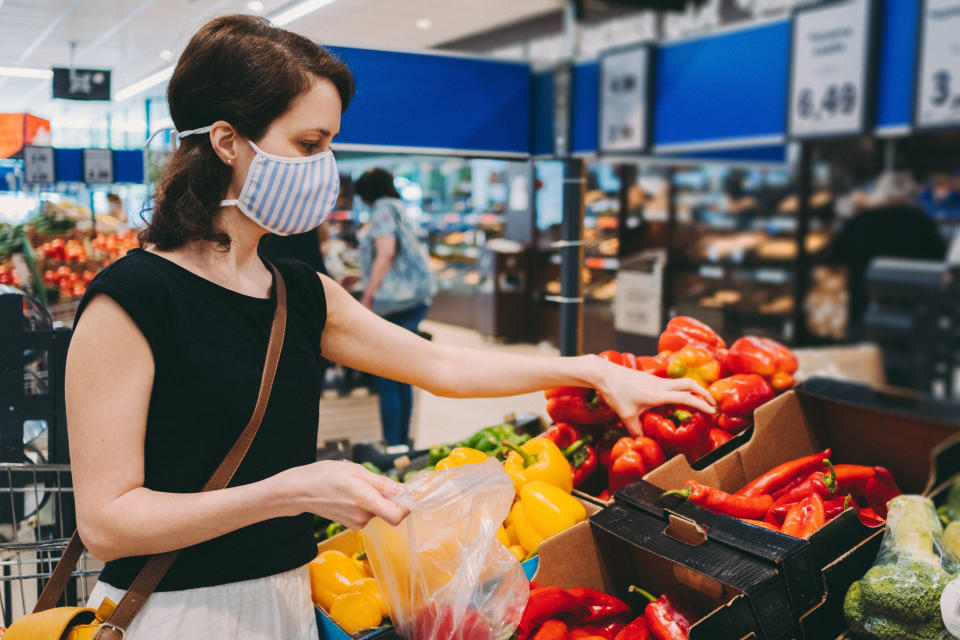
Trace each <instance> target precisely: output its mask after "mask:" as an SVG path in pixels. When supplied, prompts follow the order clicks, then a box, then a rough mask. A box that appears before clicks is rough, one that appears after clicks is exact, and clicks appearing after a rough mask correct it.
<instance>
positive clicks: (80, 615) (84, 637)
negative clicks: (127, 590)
mask: <svg viewBox="0 0 960 640" xmlns="http://www.w3.org/2000/svg"><path fill="white" fill-rule="evenodd" d="M116 606H117V605H115V604H114V603H113V602H112V601H111V600H110V598H104V599H103V602H102V603H101V604H100V608H99V609H97V610H96V611H94V610H93V609H87V608H85V607H55V608H53V609H47V610H46V611H41V612H39V613H31V614H30V615H27V616H23V617H22V618H19V619H18V620H16V621H15V622H14V623H13V625H12V626H11V627H10V628H9V629H7V630H6V632H5V633H4V634H3V640H93V637H94V636H95V635H96V634H97V631H98V630H99V629H100V625H101V624H103V621H104V620H106V619H107V618H109V617H110V614H111V613H113V610H114V609H115V608H116Z"/></svg>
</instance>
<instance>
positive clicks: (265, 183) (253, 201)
mask: <svg viewBox="0 0 960 640" xmlns="http://www.w3.org/2000/svg"><path fill="white" fill-rule="evenodd" d="M208 131H210V127H201V128H200V129H192V130H190V131H181V132H180V133H179V134H177V138H178V139H182V138H184V137H186V136H188V135H193V134H198V133H207V132H208ZM248 142H249V143H250V146H251V147H253V150H254V151H255V152H256V154H257V155H256V156H255V157H254V159H253V161H252V162H251V163H250V168H249V169H248V170H247V177H246V179H245V180H244V181H243V188H242V189H241V190H240V196H239V197H238V198H237V199H236V200H223V201H222V202H220V205H221V206H224V207H228V206H230V205H236V207H237V208H238V209H240V211H242V212H243V213H244V214H246V215H247V217H249V218H251V219H252V220H253V221H254V222H256V223H257V224H259V225H260V226H261V227H263V228H264V229H266V230H267V231H270V232H271V233H275V234H277V235H280V236H286V235H290V234H293V233H303V232H305V231H310V230H311V229H315V228H317V227H318V226H320V223H322V222H323V221H324V220H326V218H327V215H328V214H329V213H330V211H332V210H333V207H334V206H335V205H336V204H337V196H338V195H339V193H340V173H339V172H338V171H337V162H336V160H335V159H334V157H333V152H332V151H324V152H322V153H317V154H315V155H312V156H309V157H306V158H286V157H283V156H275V155H272V154H269V153H266V152H264V151H263V150H262V149H260V147H258V146H257V145H256V144H254V143H253V141H252V140H250V141H248Z"/></svg>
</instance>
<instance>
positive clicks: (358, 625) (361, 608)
mask: <svg viewBox="0 0 960 640" xmlns="http://www.w3.org/2000/svg"><path fill="white" fill-rule="evenodd" d="M330 618H331V619H332V620H333V621H334V622H336V623H337V624H338V625H340V626H341V627H342V628H343V630H344V631H346V632H347V633H350V634H353V633H356V632H357V631H360V629H368V628H370V627H379V626H380V622H381V620H382V619H383V616H382V615H381V614H380V605H378V604H377V601H376V600H375V599H374V598H373V597H371V596H370V595H369V594H367V593H364V592H362V591H354V592H352V593H344V594H342V595H339V596H337V597H336V598H335V599H334V601H333V604H332V605H330Z"/></svg>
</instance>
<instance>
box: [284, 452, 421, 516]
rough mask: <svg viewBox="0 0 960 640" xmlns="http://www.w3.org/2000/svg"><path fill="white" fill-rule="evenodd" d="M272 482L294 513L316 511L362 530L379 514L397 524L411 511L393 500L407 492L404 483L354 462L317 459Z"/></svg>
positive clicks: (288, 511) (291, 513) (290, 511)
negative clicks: (317, 460)
mask: <svg viewBox="0 0 960 640" xmlns="http://www.w3.org/2000/svg"><path fill="white" fill-rule="evenodd" d="M272 481H273V482H274V483H275V491H276V492H277V493H278V494H279V497H280V500H281V501H282V502H283V503H284V504H285V505H289V508H288V509H286V511H287V515H291V516H294V515H299V514H301V513H315V514H317V515H318V516H323V517H324V518H328V519H330V520H334V521H336V522H339V523H340V524H343V525H345V526H347V527H349V528H351V529H362V528H363V527H365V526H366V524H367V523H368V522H369V521H370V520H371V519H373V518H374V517H375V516H379V517H381V518H383V519H384V520H386V521H387V522H389V523H390V524H392V525H397V524H400V522H401V521H403V519H404V518H406V517H407V515H408V514H409V511H408V510H407V509H405V508H403V507H401V506H400V505H398V504H396V503H394V502H392V501H391V500H390V498H394V497H396V496H398V495H400V494H401V493H403V485H402V484H400V483H399V482H394V481H393V480H391V479H389V478H387V477H385V476H378V475H377V474H375V473H371V472H369V471H367V470H366V469H364V468H363V467H361V466H360V465H358V464H354V463H352V462H338V461H332V460H331V461H324V462H314V463H313V464H308V465H304V466H302V467H295V468H293V469H288V470H286V471H284V472H282V473H279V474H277V475H276V476H274V477H273V478H272Z"/></svg>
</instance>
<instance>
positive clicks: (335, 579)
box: [307, 550, 366, 611]
mask: <svg viewBox="0 0 960 640" xmlns="http://www.w3.org/2000/svg"><path fill="white" fill-rule="evenodd" d="M307 568H308V570H309V572H310V595H311V596H312V597H313V601H314V603H316V604H319V605H320V606H321V607H323V608H324V610H326V611H330V606H331V605H332V604H333V601H334V600H335V599H336V598H337V596H340V595H343V594H344V593H349V592H351V591H355V589H354V588H353V584H354V583H355V582H357V581H358V580H362V579H363V578H365V577H366V576H365V575H363V574H362V573H361V572H360V569H358V568H357V566H356V565H355V564H353V561H351V560H350V557H349V556H348V555H347V554H345V553H343V552H342V551H334V550H330V551H324V552H323V553H321V554H320V555H318V556H317V557H316V558H314V559H313V560H312V561H310V564H308V565H307Z"/></svg>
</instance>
